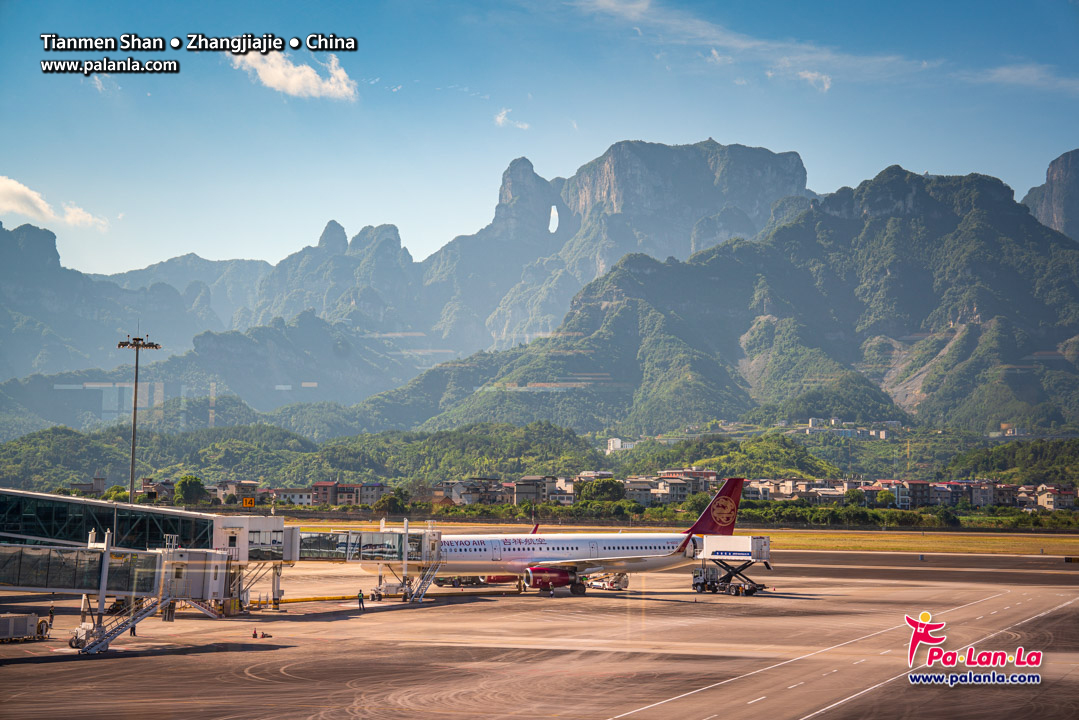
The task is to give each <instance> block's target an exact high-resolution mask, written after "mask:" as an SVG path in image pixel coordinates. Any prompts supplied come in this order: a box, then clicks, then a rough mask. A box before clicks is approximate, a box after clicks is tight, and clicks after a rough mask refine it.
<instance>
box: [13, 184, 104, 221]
mask: <svg viewBox="0 0 1079 720" xmlns="http://www.w3.org/2000/svg"><path fill="white" fill-rule="evenodd" d="M0 213H15V214H16V215H23V216H26V217H29V218H33V219H34V220H38V221H43V222H62V223H66V224H67V225H71V226H73V227H94V228H97V229H98V230H100V231H102V232H104V231H105V230H106V229H108V227H109V222H108V220H105V219H104V218H99V217H97V216H95V215H91V214H90V213H88V212H86V211H85V210H83V209H82V208H81V207H79V206H78V205H75V204H74V203H64V207H63V213H62V214H60V213H57V212H56V211H55V210H54V209H53V208H52V206H51V205H49V203H48V202H47V201H46V200H45V198H44V197H42V195H41V193H39V192H37V191H36V190H31V189H30V188H28V187H26V186H25V185H23V184H22V183H21V182H19V181H18V180H13V179H12V178H9V177H4V176H2V175H0Z"/></svg>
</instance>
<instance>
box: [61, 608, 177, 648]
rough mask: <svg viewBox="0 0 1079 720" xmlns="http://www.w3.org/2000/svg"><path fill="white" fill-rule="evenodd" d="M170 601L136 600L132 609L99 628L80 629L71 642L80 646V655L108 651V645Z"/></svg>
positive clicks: (113, 617)
mask: <svg viewBox="0 0 1079 720" xmlns="http://www.w3.org/2000/svg"><path fill="white" fill-rule="evenodd" d="M170 601H171V598H168V597H160V598H157V597H145V598H137V599H135V601H134V607H133V608H126V609H124V610H123V612H122V614H119V615H114V616H111V617H110V618H109V619H108V620H107V622H105V623H102V625H101V626H100V627H94V628H87V629H86V630H85V631H83V629H82V628H80V629H79V630H78V631H76V635H75V637H74V638H72V641H73V642H74V643H75V644H77V645H80V644H81V645H82V647H80V648H79V654H80V655H93V654H95V653H99V652H102V651H104V650H108V649H109V643H111V642H112V641H113V640H115V639H116V638H118V637H120V636H121V635H123V634H124V633H125V632H127V631H128V630H129V629H130V628H132V627H133V626H135V625H138V624H139V623H140V622H141V621H143V620H145V619H146V618H148V617H150V616H151V615H153V614H154V613H155V612H157V609H158V607H160V606H161V605H162V604H165V603H168V602H170ZM83 643H85V644H83Z"/></svg>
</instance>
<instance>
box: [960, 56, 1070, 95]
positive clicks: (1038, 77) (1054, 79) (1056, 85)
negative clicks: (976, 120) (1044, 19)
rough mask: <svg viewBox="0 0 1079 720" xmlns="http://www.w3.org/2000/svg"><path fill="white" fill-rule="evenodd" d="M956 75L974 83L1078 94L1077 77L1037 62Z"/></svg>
mask: <svg viewBox="0 0 1079 720" xmlns="http://www.w3.org/2000/svg"><path fill="white" fill-rule="evenodd" d="M957 77H959V78H961V79H963V80H967V81H969V82H975V83H992V84H995V85H1013V86H1017V87H1027V88H1035V89H1038V90H1054V91H1060V92H1065V93H1068V94H1070V95H1079V78H1075V77H1067V76H1062V75H1058V74H1057V71H1056V68H1054V67H1053V66H1051V65H1042V64H1039V63H1022V64H1017V65H1003V66H1001V67H995V68H991V69H989V70H983V71H980V72H965V73H958V74H957Z"/></svg>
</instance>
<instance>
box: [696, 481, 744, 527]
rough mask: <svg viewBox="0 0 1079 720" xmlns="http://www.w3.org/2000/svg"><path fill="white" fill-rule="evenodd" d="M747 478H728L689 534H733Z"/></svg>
mask: <svg viewBox="0 0 1079 720" xmlns="http://www.w3.org/2000/svg"><path fill="white" fill-rule="evenodd" d="M745 481H746V479H745V478H727V481H726V482H725V483H723V487H722V488H720V490H719V492H717V493H716V496H715V497H714V498H712V502H710V503H708V507H706V508H705V509H704V512H703V513H701V516H700V517H699V518H697V522H695V523H693V527H691V528H690V529H689V530H686V534H687V535H733V534H734V521H735V520H736V519H737V518H738V503H739V502H741V500H742V485H743V484H744V483H745Z"/></svg>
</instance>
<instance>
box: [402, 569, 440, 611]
mask: <svg viewBox="0 0 1079 720" xmlns="http://www.w3.org/2000/svg"><path fill="white" fill-rule="evenodd" d="M441 568H442V563H435V564H434V565H428V566H427V568H426V569H425V570H424V571H423V575H421V576H420V584H419V585H417V586H416V589H415V590H414V591H413V592H412V597H411V598H410V599H409V602H414V603H421V602H423V596H424V595H426V594H427V589H428V588H429V587H431V583H433V582H434V581H435V576H437V575H438V571H439V570H440V569H441Z"/></svg>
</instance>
